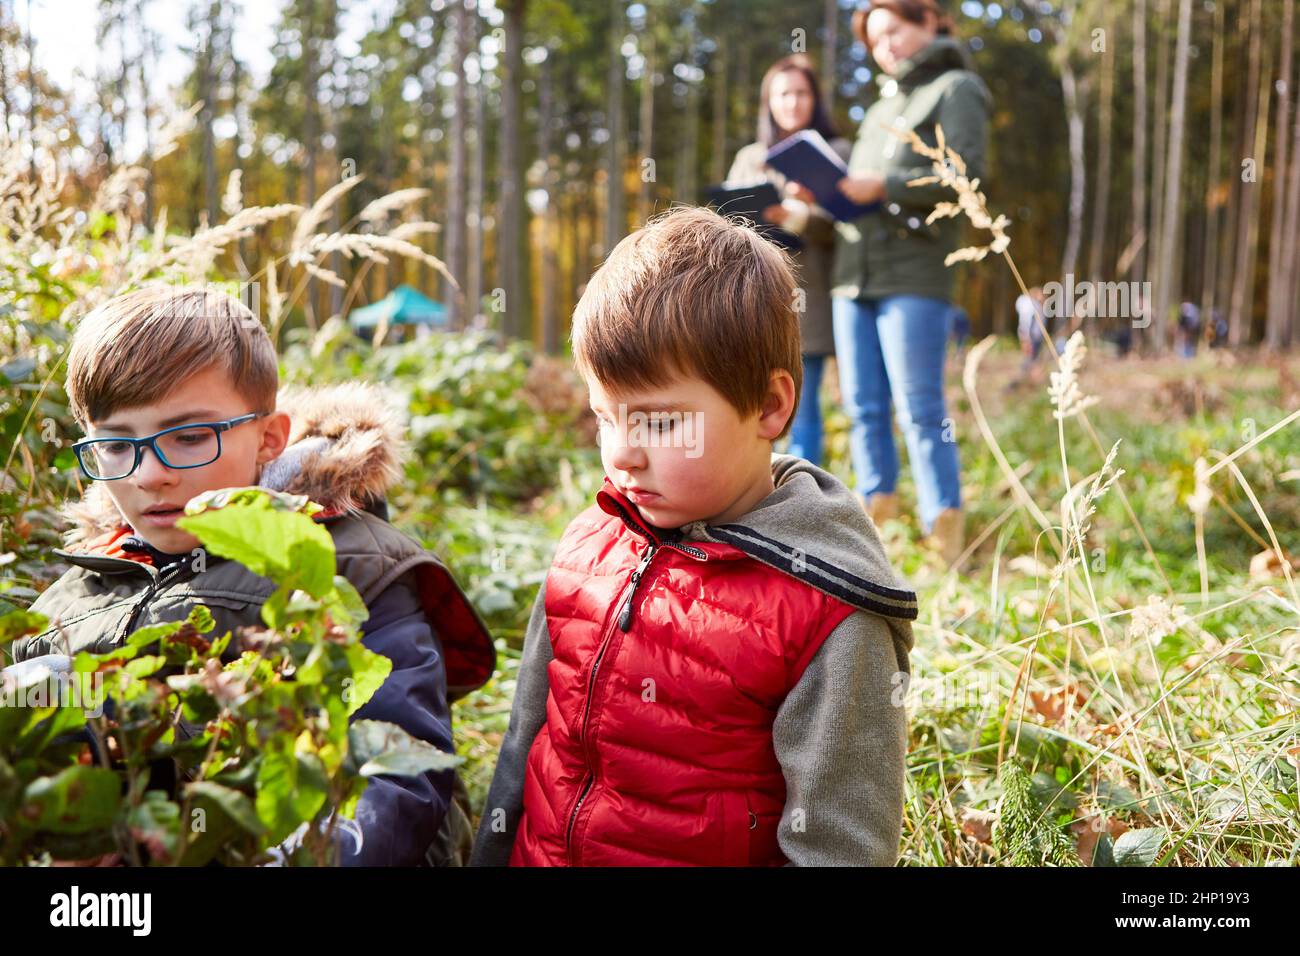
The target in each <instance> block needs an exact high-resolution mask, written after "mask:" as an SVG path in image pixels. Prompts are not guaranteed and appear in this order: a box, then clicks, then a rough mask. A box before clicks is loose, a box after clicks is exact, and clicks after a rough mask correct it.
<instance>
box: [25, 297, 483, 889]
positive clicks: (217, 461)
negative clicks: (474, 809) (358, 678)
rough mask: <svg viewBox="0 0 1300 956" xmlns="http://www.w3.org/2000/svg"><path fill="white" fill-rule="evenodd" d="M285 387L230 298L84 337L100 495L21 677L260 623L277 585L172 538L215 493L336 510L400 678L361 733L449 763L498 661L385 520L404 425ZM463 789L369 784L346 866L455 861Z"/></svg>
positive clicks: (386, 780)
mask: <svg viewBox="0 0 1300 956" xmlns="http://www.w3.org/2000/svg"><path fill="white" fill-rule="evenodd" d="M278 378H279V373H278V367H277V360H276V355H275V349H274V347H273V346H272V344H271V341H270V338H269V337H268V336H267V334H266V331H265V330H264V329H263V328H262V326H261V324H260V323H259V322H258V320H257V318H256V316H254V315H253V313H252V312H250V311H249V310H248V309H246V308H244V306H242V305H241V304H240V303H239V302H237V301H235V300H234V299H232V298H230V297H229V296H227V295H224V294H221V293H216V292H211V291H207V290H202V289H180V290H177V289H173V288H171V287H150V288H145V289H141V290H139V291H136V292H131V293H128V294H126V295H123V296H120V297H118V298H116V299H113V300H111V301H110V302H108V303H106V304H104V305H102V306H100V307H99V308H98V309H96V310H94V311H93V312H91V313H90V314H89V315H88V316H87V317H86V318H85V319H84V320H83V321H82V322H81V324H80V325H79V326H78V328H77V331H76V334H75V335H74V337H73V341H72V346H71V350H70V353H69V357H68V379H67V386H66V388H67V393H68V399H69V403H70V405H71V408H72V413H73V416H74V417H75V419H76V421H77V423H78V425H80V426H81V427H82V428H83V429H84V430H85V431H86V435H87V437H86V438H85V439H84V440H82V441H79V442H76V443H75V444H74V445H73V449H74V451H75V452H76V456H77V460H78V462H79V464H80V467H81V469H82V471H83V473H84V474H85V476H86V477H87V478H88V479H90V485H89V487H88V489H87V491H86V493H85V495H84V496H83V498H82V500H81V501H79V502H77V503H76V504H73V505H71V506H69V507H68V508H67V509H66V514H67V516H68V517H69V518H71V519H72V520H73V521H74V523H75V525H76V527H75V529H74V531H73V532H71V533H70V535H69V542H70V543H69V546H68V548H67V549H66V550H60V551H57V552H56V554H58V556H59V557H60V558H61V559H62V560H63V561H65V562H66V563H68V564H69V565H71V568H70V569H69V570H68V571H67V573H65V574H64V575H63V576H62V577H61V578H59V580H57V581H56V582H55V583H54V584H53V585H51V586H50V588H49V589H48V590H46V591H45V592H44V593H42V594H41V595H40V597H39V598H37V600H36V602H35V603H34V604H33V605H32V608H31V610H33V611H35V612H38V613H40V614H43V615H45V616H46V617H47V618H49V620H50V628H49V629H48V630H46V631H45V632H43V633H41V634H37V635H34V636H32V637H29V638H26V639H24V640H21V641H17V642H15V643H14V645H12V648H11V653H12V655H13V659H14V661H15V663H18V662H24V661H28V660H31V659H33V658H35V657H37V656H40V655H56V654H57V655H64V656H74V655H76V654H77V653H79V652H81V651H90V652H93V653H102V652H104V651H107V650H109V649H111V648H112V647H114V646H116V645H118V644H120V643H121V642H122V641H123V640H124V639H125V638H126V637H127V636H128V635H129V634H131V633H133V632H134V631H136V630H138V629H139V628H141V627H145V626H147V625H150V624H158V623H163V622H168V621H175V620H181V619H184V618H185V617H186V616H188V614H189V612H190V610H191V609H192V608H193V607H194V606H195V605H196V604H203V605H205V606H206V607H208V609H209V610H210V611H211V612H212V615H213V617H214V618H215V620H216V625H217V633H224V632H225V631H227V630H229V631H232V632H235V633H238V629H239V628H240V627H244V626H248V625H255V624H257V623H258V622H259V621H260V614H261V607H262V604H263V603H264V602H265V600H266V599H267V597H269V596H270V594H271V592H272V591H273V590H274V586H273V585H272V583H271V582H270V581H269V580H267V579H266V578H263V577H261V576H259V575H256V574H254V573H253V572H251V571H249V570H248V569H247V568H245V567H243V566H242V565H240V564H239V563H237V562H234V561H229V560H225V559H221V558H218V557H216V556H213V555H204V556H203V560H201V561H200V560H196V559H197V558H198V557H199V556H200V555H201V552H200V551H199V550H198V548H199V543H198V541H197V540H196V539H195V538H194V537H193V535H191V534H189V533H187V532H185V531H182V530H181V529H180V528H178V527H176V521H177V519H178V518H180V517H181V516H182V515H183V514H184V508H185V505H186V503H187V502H188V501H189V500H190V499H191V498H194V497H195V496H197V495H199V494H201V493H203V492H207V491H212V490H216V489H221V488H234V487H245V486H250V485H260V486H262V487H265V488H268V489H273V490H279V491H284V492H287V493H291V494H303V495H307V496H308V497H310V498H311V499H312V500H314V501H316V502H318V503H319V504H321V505H322V506H324V510H323V511H321V512H319V513H318V514H317V515H316V516H315V517H316V520H318V521H320V522H322V523H323V524H324V526H325V527H326V528H327V529H328V530H329V532H330V534H331V536H332V538H333V540H334V546H335V552H336V558H337V568H338V573H339V574H341V575H343V576H344V577H345V578H347V579H348V581H349V582H350V583H351V584H352V585H353V586H354V587H355V588H356V589H357V592H358V593H359V594H360V595H361V597H362V599H363V600H364V601H365V603H366V606H367V608H368V610H369V612H370V616H369V618H368V619H367V621H366V623H365V625H364V627H363V630H362V638H363V642H364V643H365V645H366V646H367V647H368V648H370V649H371V650H373V651H375V652H376V653H380V654H383V655H385V656H386V657H389V658H390V659H391V660H392V662H393V669H392V671H391V673H390V674H389V676H388V678H387V680H385V682H384V683H383V685H382V686H381V687H380V688H379V690H378V691H376V693H375V695H374V696H373V697H372V698H371V699H370V701H369V702H368V703H367V704H366V705H365V706H364V707H362V708H361V709H360V710H358V711H357V713H356V714H355V715H354V719H373V720H384V721H389V722H392V723H395V724H398V725H400V726H402V727H403V728H404V729H406V730H407V731H408V732H409V733H411V734H412V735H414V736H415V737H418V738H420V739H422V740H425V741H427V742H429V743H431V744H433V745H435V746H437V747H439V748H440V749H442V750H447V751H450V750H451V749H452V739H451V718H450V710H449V702H450V700H453V699H455V698H456V697H458V696H461V695H463V694H465V693H468V692H469V691H470V690H472V689H473V688H475V687H478V686H480V685H481V684H483V683H484V682H485V681H486V680H487V679H488V677H490V676H491V674H492V670H493V666H494V663H495V651H494V648H493V645H492V641H491V638H490V636H489V635H488V633H487V631H486V629H485V628H484V626H483V624H482V622H481V621H480V619H479V618H478V616H477V614H476V613H475V611H474V609H473V607H472V606H471V605H470V603H469V602H468V600H467V599H466V598H465V596H464V594H463V593H462V592H461V590H460V588H459V587H458V586H457V584H456V582H455V581H454V580H453V578H452V576H451V574H450V572H449V571H448V570H447V569H446V568H445V567H444V566H443V565H442V563H441V562H440V561H439V560H438V559H437V558H436V557H435V556H434V555H432V554H430V553H429V552H427V551H425V550H424V549H423V548H421V547H420V545H419V544H417V543H416V542H415V541H414V540H412V539H411V538H409V537H407V536H406V535H404V534H402V533H400V532H399V531H397V530H396V529H395V528H394V527H393V526H392V525H391V524H389V523H388V521H387V520H386V506H385V504H384V495H385V493H386V491H387V489H388V488H389V487H390V486H391V485H392V484H393V483H394V482H395V481H396V480H397V479H398V478H399V477H400V476H401V467H400V463H401V458H402V454H403V452H404V442H403V439H402V435H401V426H400V424H399V422H398V417H397V414H396V412H395V411H394V410H393V409H392V408H391V407H389V406H388V404H387V401H386V397H385V395H384V394H383V393H382V392H381V391H379V389H377V388H376V387H374V386H369V385H365V384H361V383H348V384H345V385H339V386H330V387H320V388H314V389H286V390H284V391H282V392H279V394H277V392H278V389H279V381H278ZM456 784H457V781H456V780H455V776H454V773H453V772H452V771H439V772H436V773H426V774H421V775H418V776H405V777H388V776H382V775H381V776H378V777H372V778H371V781H370V784H369V786H368V787H367V788H366V791H365V793H364V794H363V795H362V797H361V800H360V803H359V805H358V807H357V812H356V821H357V823H358V824H359V831H358V833H357V834H349V833H348V832H347V831H340V848H339V849H340V861H341V862H342V863H344V864H345V865H413V864H418V863H420V862H424V861H426V850H428V851H429V856H428V861H430V862H446V857H447V855H448V854H449V853H450V852H451V849H450V844H451V843H452V842H453V841H454V840H455V836H454V835H453V834H452V832H451V826H452V823H453V822H454V821H455V820H459V819H461V817H460V813H461V811H460V808H458V807H452V806H451V803H452V794H453V787H454V786H455V785H456ZM462 792H463V790H462ZM464 823H465V829H467V828H468V822H467V821H464ZM444 824H446V825H445V826H444Z"/></svg>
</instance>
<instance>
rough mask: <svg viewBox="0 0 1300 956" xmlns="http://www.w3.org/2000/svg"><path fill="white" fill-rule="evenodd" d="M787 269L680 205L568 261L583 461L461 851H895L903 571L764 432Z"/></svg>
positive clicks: (859, 520) (787, 317) (909, 599)
mask: <svg viewBox="0 0 1300 956" xmlns="http://www.w3.org/2000/svg"><path fill="white" fill-rule="evenodd" d="M796 293H797V286H796V284H795V281H794V277H793V275H792V273H791V271H790V268H789V266H788V261H787V259H786V258H785V256H784V254H783V253H781V252H780V251H779V250H778V249H777V248H776V247H775V246H773V245H770V244H768V243H767V242H766V241H764V240H763V239H762V238H760V237H759V236H758V235H757V234H756V233H755V232H754V231H753V230H751V229H749V228H746V227H744V226H740V225H736V224H734V223H731V222H729V221H727V220H725V219H723V218H722V217H720V216H718V215H716V214H715V213H713V212H710V211H708V210H705V209H696V208H679V209H676V210H673V211H672V212H670V213H668V214H666V215H664V216H662V217H659V218H658V219H656V220H654V221H652V222H651V223H650V224H648V225H647V226H646V227H645V228H643V229H641V230H639V231H638V232H636V233H634V234H633V235H631V236H629V237H627V238H626V239H624V240H623V241H622V242H621V243H619V245H618V246H617V247H616V248H615V249H614V251H613V252H612V253H611V254H610V256H609V258H608V260H607V261H606V262H605V263H604V265H603V266H602V267H601V268H600V269H599V270H598V271H597V272H596V274H595V275H594V276H593V277H592V280H591V282H590V283H589V285H588V286H587V290H586V292H585V294H584V295H583V297H582V300H581V302H579V304H578V307H577V310H576V312H575V315H574V320H573V351H574V356H575V359H576V363H577V365H578V368H579V371H580V372H581V373H582V375H583V377H584V379H585V380H586V382H587V385H588V389H589V397H590V401H591V406H592V408H593V410H594V411H595V413H596V415H597V417H598V419H599V422H600V443H601V458H602V461H603V464H604V468H605V480H604V486H603V488H602V489H601V490H600V491H599V492H598V493H597V495H596V503H595V504H594V505H593V506H592V507H590V508H588V509H587V510H586V511H584V512H583V513H582V514H580V515H579V516H578V517H577V518H575V519H574V520H573V522H572V523H571V524H570V525H569V527H568V529H567V530H566V532H565V534H564V537H563V539H562V540H561V541H560V544H559V546H558V549H557V551H556V554H555V558H554V561H553V563H552V566H551V569H550V572H549V574H548V576H547V578H546V580H545V582H544V584H543V586H542V589H541V591H540V593H539V594H538V596H537V602H536V604H535V605H534V608H533V613H532V618H531V620H530V621H529V625H528V630H527V634H526V636H525V638H524V648H523V660H522V663H521V665H520V669H519V676H518V684H517V688H516V691H515V698H514V707H513V711H512V713H511V717H510V726H509V729H508V731H507V734H506V738H505V740H504V742H503V744H502V747H501V754H500V757H499V760H498V763H497V769H496V774H495V776H494V777H493V780H492V784H491V787H490V790H489V793H488V796H487V800H486V803H485V807H484V811H483V817H482V821H481V823H480V826H479V830H478V835H477V838H476V842H475V848H474V854H473V857H472V860H471V865H483V866H492V865H506V864H511V865H516V866H603V865H633V866H644V865H704V866H778V865H782V864H787V863H790V864H796V865H880V866H888V865H892V864H894V863H895V862H896V861H897V858H898V853H899V842H900V838H901V833H902V812H903V783H904V759H905V755H906V750H907V720H906V714H905V711H904V709H903V696H904V693H905V691H906V681H907V678H908V675H909V668H908V653H909V651H910V650H911V646H912V628H911V624H910V623H909V622H910V621H911V620H913V619H915V617H916V614H917V608H916V595H915V594H914V593H913V592H912V591H910V590H908V589H907V587H906V585H905V584H904V583H903V582H902V581H901V580H900V579H899V578H898V576H897V575H896V574H895V573H894V572H893V570H892V569H891V568H890V566H889V563H888V560H887V559H886V557H885V553H884V549H883V548H882V547H881V544H880V539H879V537H878V536H877V534H876V531H875V528H874V527H873V526H872V524H871V523H870V520H869V519H868V518H867V517H866V516H865V515H864V513H863V511H862V508H861V506H860V505H859V504H858V503H857V501H856V499H855V498H854V496H853V493H852V492H851V491H850V490H849V489H848V488H847V487H846V486H845V485H844V484H842V483H841V482H840V481H839V480H838V479H836V478H834V477H832V476H831V475H830V474H828V473H827V472H825V471H822V470H821V469H820V468H817V467H814V466H813V465H810V464H808V463H807V462H806V461H804V460H802V459H799V458H794V457H791V456H787V455H776V454H773V452H772V443H773V442H774V441H776V440H777V439H779V438H781V437H782V436H784V435H785V434H786V432H787V430H788V428H789V425H790V420H791V418H792V416H793V413H794V409H795V404H796V401H797V396H798V395H799V386H800V377H801V362H800V351H799V325H798V319H797V315H796V312H795V308H797V300H796ZM792 306H793V307H792Z"/></svg>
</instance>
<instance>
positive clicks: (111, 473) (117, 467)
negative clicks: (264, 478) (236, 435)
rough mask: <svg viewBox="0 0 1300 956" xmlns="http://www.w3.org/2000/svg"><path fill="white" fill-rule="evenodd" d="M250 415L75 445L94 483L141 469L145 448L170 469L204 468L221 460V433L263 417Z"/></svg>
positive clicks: (94, 439)
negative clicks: (150, 433)
mask: <svg viewBox="0 0 1300 956" xmlns="http://www.w3.org/2000/svg"><path fill="white" fill-rule="evenodd" d="M265 414H266V412H249V413H248V414H247V415H240V416H239V417H237V418H228V419H226V420H225V421H224V422H195V423H194V424H192V425H177V426H175V427H174V428H164V429H163V430H162V431H160V432H158V433H157V434H155V435H149V436H148V437H147V438H86V439H83V440H82V441H79V442H75V443H74V444H73V446H72V450H73V452H74V453H75V454H76V456H77V464H79V465H80V466H81V470H82V472H83V473H84V474H85V475H86V477H87V478H90V479H91V480H92V481H117V480H118V479H120V478H126V477H128V476H129V475H131V474H132V473H133V472H134V471H135V470H136V469H137V468H139V467H140V459H141V458H142V457H143V455H144V450H145V449H146V448H152V449H153V453H154V455H156V456H157V458H158V460H159V461H160V462H162V463H163V464H164V465H165V466H167V467H168V468H202V467H203V466H204V465H210V464H212V463H213V462H214V461H216V460H217V459H218V458H220V457H221V433H222V432H224V431H229V430H230V429H232V428H234V427H235V426H236V425H242V424H244V422H251V421H252V420H253V419H255V418H261V417H262V416H263V415H265Z"/></svg>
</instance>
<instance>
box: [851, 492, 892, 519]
mask: <svg viewBox="0 0 1300 956" xmlns="http://www.w3.org/2000/svg"><path fill="white" fill-rule="evenodd" d="M858 501H859V502H860V503H861V505H862V510H863V511H865V512H866V513H867V517H868V518H870V519H871V523H872V524H874V525H876V526H880V525H882V524H884V523H885V522H886V521H888V520H889V519H890V518H897V517H898V495H897V494H895V493H894V492H892V491H887V492H877V493H876V494H874V495H872V496H871V497H870V498H864V497H863V496H862V495H858Z"/></svg>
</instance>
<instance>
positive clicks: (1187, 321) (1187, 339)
mask: <svg viewBox="0 0 1300 956" xmlns="http://www.w3.org/2000/svg"><path fill="white" fill-rule="evenodd" d="M1200 337H1201V310H1200V308H1199V307H1198V306H1197V305H1196V303H1195V302H1184V303H1183V304H1182V305H1180V306H1179V307H1178V350H1179V352H1180V353H1181V355H1182V356H1183V358H1193V357H1194V356H1195V355H1196V346H1197V342H1198V340H1199V339H1200Z"/></svg>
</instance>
